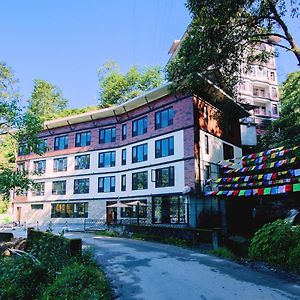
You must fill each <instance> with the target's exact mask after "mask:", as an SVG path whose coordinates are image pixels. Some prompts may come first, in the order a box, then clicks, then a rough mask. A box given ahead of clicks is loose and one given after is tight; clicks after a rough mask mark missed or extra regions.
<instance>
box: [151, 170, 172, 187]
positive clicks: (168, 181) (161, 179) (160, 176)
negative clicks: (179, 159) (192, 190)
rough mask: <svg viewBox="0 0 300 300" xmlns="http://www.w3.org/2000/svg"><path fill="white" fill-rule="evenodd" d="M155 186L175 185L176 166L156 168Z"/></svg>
mask: <svg viewBox="0 0 300 300" xmlns="http://www.w3.org/2000/svg"><path fill="white" fill-rule="evenodd" d="M155 174H156V180H155V187H156V188H160V187H168V186H174V167H168V168H162V169H156V170H155Z"/></svg>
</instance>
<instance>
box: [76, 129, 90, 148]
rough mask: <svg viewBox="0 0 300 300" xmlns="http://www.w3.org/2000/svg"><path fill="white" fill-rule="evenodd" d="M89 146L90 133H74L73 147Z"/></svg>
mask: <svg viewBox="0 0 300 300" xmlns="http://www.w3.org/2000/svg"><path fill="white" fill-rule="evenodd" d="M90 144H91V132H90V131H86V132H80V133H76V138H75V147H84V146H89V145H90Z"/></svg>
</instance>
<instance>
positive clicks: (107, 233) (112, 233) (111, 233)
mask: <svg viewBox="0 0 300 300" xmlns="http://www.w3.org/2000/svg"><path fill="white" fill-rule="evenodd" d="M96 234H97V235H103V236H109V237H120V234H119V233H118V232H116V231H112V230H104V231H99V232H97V233H96Z"/></svg>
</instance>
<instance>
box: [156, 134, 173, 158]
mask: <svg viewBox="0 0 300 300" xmlns="http://www.w3.org/2000/svg"><path fill="white" fill-rule="evenodd" d="M170 155H174V137H173V136H172V137H169V138H165V139H162V140H157V141H155V158H160V157H165V156H170Z"/></svg>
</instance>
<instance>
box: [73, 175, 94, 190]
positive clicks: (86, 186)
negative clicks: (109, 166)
mask: <svg viewBox="0 0 300 300" xmlns="http://www.w3.org/2000/svg"><path fill="white" fill-rule="evenodd" d="M89 191H90V180H89V178H84V179H74V194H87V193H89Z"/></svg>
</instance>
